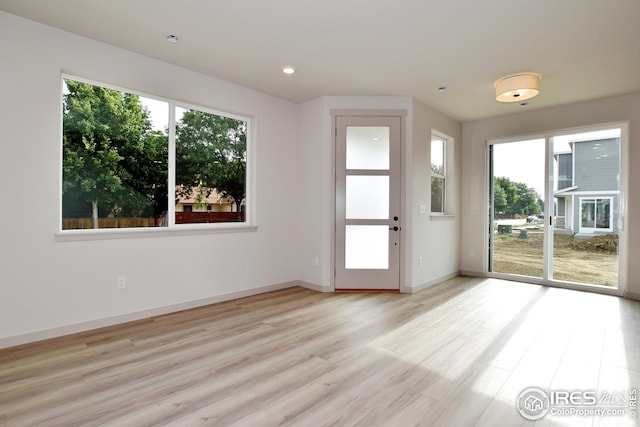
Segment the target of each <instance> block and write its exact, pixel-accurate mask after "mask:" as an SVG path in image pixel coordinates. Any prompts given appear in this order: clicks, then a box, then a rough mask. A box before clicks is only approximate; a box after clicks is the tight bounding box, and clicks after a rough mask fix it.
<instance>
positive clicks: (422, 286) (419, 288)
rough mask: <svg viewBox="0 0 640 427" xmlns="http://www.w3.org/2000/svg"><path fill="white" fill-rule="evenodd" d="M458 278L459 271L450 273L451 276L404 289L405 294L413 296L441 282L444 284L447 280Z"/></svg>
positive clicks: (447, 275)
mask: <svg viewBox="0 0 640 427" xmlns="http://www.w3.org/2000/svg"><path fill="white" fill-rule="evenodd" d="M458 276H460V272H459V271H456V272H454V273H451V274H446V275H444V276H441V277H438V278H437V279H433V280H429V281H428V282H424V283H421V284H420V285H418V286H414V287H412V288H406V293H410V294H414V293H416V292H420V291H424V290H425V289H427V288H430V287H432V286H435V285H439V284H440V283H442V282H445V281H447V280H449V279H453V278H455V277H458ZM403 292H404V290H403Z"/></svg>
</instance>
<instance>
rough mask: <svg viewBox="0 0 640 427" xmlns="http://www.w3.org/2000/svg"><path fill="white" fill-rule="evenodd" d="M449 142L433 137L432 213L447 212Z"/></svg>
mask: <svg viewBox="0 0 640 427" xmlns="http://www.w3.org/2000/svg"><path fill="white" fill-rule="evenodd" d="M446 160H447V142H446V140H445V139H443V138H439V137H436V136H432V137H431V213H440V214H444V213H445V212H446V211H445V209H446V206H445V196H446V183H447V182H446V181H447V179H446V173H447V170H446V169H447V166H446V165H447V161H446Z"/></svg>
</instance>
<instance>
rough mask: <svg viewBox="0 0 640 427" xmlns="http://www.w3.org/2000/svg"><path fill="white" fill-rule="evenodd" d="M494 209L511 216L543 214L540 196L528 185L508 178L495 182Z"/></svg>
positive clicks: (495, 179) (499, 178) (496, 211)
mask: <svg viewBox="0 0 640 427" xmlns="http://www.w3.org/2000/svg"><path fill="white" fill-rule="evenodd" d="M493 198H494V200H493V202H494V203H493V209H494V212H495V213H499V212H503V213H505V214H507V215H509V216H512V217H513V216H515V215H537V214H539V213H540V212H541V210H540V204H539V202H538V200H539V199H540V195H539V194H538V193H537V192H536V191H535V190H534V189H533V188H530V187H527V185H526V184H523V183H521V182H512V181H511V180H510V179H509V178H507V177H501V176H498V177H495V178H494V180H493Z"/></svg>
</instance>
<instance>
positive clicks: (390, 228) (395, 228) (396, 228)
mask: <svg viewBox="0 0 640 427" xmlns="http://www.w3.org/2000/svg"><path fill="white" fill-rule="evenodd" d="M389 230H393V231H398V230H400V227H398V226H397V225H396V226H395V227H389Z"/></svg>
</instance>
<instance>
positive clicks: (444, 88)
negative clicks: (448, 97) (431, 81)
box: [438, 86, 447, 92]
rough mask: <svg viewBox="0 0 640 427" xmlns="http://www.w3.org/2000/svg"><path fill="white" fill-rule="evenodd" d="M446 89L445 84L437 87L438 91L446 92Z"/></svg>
mask: <svg viewBox="0 0 640 427" xmlns="http://www.w3.org/2000/svg"><path fill="white" fill-rule="evenodd" d="M446 91H447V87H446V86H440V87H439V88H438V92H446Z"/></svg>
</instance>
